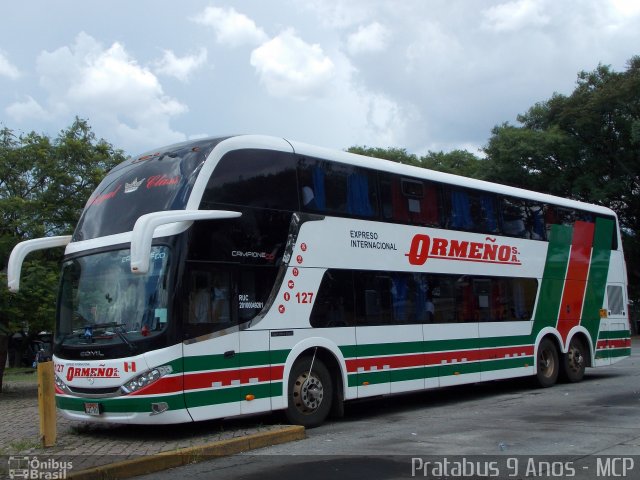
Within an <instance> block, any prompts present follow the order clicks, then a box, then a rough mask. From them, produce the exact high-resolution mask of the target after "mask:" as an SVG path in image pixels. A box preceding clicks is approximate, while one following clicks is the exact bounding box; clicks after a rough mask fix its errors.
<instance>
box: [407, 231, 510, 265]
mask: <svg viewBox="0 0 640 480" xmlns="http://www.w3.org/2000/svg"><path fill="white" fill-rule="evenodd" d="M519 254H520V252H518V249H517V248H516V247H513V246H511V245H507V244H502V245H501V244H499V243H497V241H496V239H495V238H493V237H486V239H485V241H484V242H470V241H467V240H448V239H446V238H438V237H435V238H433V239H432V238H431V237H430V236H429V235H426V234H417V235H414V237H413V239H412V240H411V247H410V248H409V253H405V256H406V257H408V258H409V263H410V264H411V265H424V264H425V262H426V261H427V260H428V259H429V258H437V259H441V260H457V261H463V262H480V263H499V264H505V265H522V263H521V262H520V258H519Z"/></svg>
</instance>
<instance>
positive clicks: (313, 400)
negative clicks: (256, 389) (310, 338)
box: [285, 356, 333, 428]
mask: <svg viewBox="0 0 640 480" xmlns="http://www.w3.org/2000/svg"><path fill="white" fill-rule="evenodd" d="M312 362H313V364H312ZM287 395H288V397H289V398H288V400H289V401H288V406H287V410H286V412H285V413H286V416H287V419H288V420H289V421H290V422H291V423H293V424H295V425H302V426H303V427H305V428H313V427H317V426H318V425H320V424H322V422H324V420H325V419H326V418H327V416H328V415H329V412H330V411H331V403H332V399H333V382H332V381H331V375H330V374H329V370H327V367H325V365H324V363H322V361H321V360H320V359H318V358H317V357H316V358H315V359H313V358H312V357H311V356H305V357H302V358H300V359H298V360H297V361H296V363H294V364H293V368H292V369H291V372H290V373H289V386H288V391H287Z"/></svg>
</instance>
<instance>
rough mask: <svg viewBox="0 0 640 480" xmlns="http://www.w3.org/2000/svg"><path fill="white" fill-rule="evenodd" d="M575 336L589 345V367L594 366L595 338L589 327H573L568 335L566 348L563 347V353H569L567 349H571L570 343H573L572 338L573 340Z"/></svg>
mask: <svg viewBox="0 0 640 480" xmlns="http://www.w3.org/2000/svg"><path fill="white" fill-rule="evenodd" d="M574 338H577V339H579V340H580V341H581V342H582V343H583V344H584V345H585V346H586V347H587V353H588V356H587V367H592V366H593V359H594V352H595V346H594V344H593V339H592V338H591V335H590V334H589V332H588V331H587V329H586V328H584V327H582V326H576V327H573V328H572V329H571V331H569V335H567V343H566V345H565V348H563V350H562V353H563V354H566V353H567V351H568V350H569V344H570V343H571V340H573V339H574Z"/></svg>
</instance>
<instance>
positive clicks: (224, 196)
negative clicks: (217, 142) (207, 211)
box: [201, 149, 298, 211]
mask: <svg viewBox="0 0 640 480" xmlns="http://www.w3.org/2000/svg"><path fill="white" fill-rule="evenodd" d="M211 203H221V204H230V205H243V206H249V207H258V208H272V209H280V210H289V211H294V210H298V193H297V183H296V170H295V162H294V159H293V155H292V154H289V153H285V152H276V151H271V150H257V149H253V150H234V151H232V152H229V153H227V154H226V155H225V156H224V157H222V159H220V162H219V163H218V165H217V166H216V168H215V170H214V171H213V173H212V174H211V178H210V179H209V183H208V184H207V187H206V190H205V193H204V195H203V197H202V207H201V208H209V207H208V204H211Z"/></svg>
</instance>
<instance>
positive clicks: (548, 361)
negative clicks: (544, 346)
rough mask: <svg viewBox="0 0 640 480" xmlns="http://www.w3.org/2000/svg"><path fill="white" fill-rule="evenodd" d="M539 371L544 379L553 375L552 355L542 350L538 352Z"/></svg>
mask: <svg viewBox="0 0 640 480" xmlns="http://www.w3.org/2000/svg"><path fill="white" fill-rule="evenodd" d="M539 361H540V367H541V368H540V370H541V371H542V374H543V375H544V376H545V377H550V376H551V375H552V374H553V369H554V365H553V355H551V352H549V351H547V350H544V351H542V352H540V358H539Z"/></svg>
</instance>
